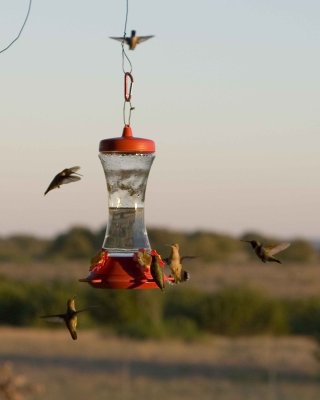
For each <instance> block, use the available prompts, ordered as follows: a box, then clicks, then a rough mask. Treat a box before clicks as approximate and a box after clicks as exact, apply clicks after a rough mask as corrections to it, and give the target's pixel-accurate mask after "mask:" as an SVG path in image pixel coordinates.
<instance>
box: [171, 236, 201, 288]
mask: <svg viewBox="0 0 320 400" xmlns="http://www.w3.org/2000/svg"><path fill="white" fill-rule="evenodd" d="M168 246H170V247H171V253H170V255H169V257H167V258H164V259H163V261H164V262H165V263H166V264H168V265H169V267H170V270H171V272H172V275H173V278H174V283H180V282H185V281H188V280H189V279H190V274H189V272H187V271H185V270H184V269H183V268H182V264H181V263H182V261H183V260H184V259H187V258H195V257H193V256H183V257H180V252H179V251H180V247H179V245H178V243H174V244H170V245H168Z"/></svg>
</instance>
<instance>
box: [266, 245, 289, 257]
mask: <svg viewBox="0 0 320 400" xmlns="http://www.w3.org/2000/svg"><path fill="white" fill-rule="evenodd" d="M289 246H290V243H280V244H277V245H273V246H266V247H265V250H266V252H267V254H268V255H269V256H273V255H275V254H278V253H280V251H283V250H285V249H287V248H288V247H289Z"/></svg>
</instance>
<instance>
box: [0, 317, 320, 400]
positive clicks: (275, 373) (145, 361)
mask: <svg viewBox="0 0 320 400" xmlns="http://www.w3.org/2000/svg"><path fill="white" fill-rule="evenodd" d="M80 323H81V321H80ZM0 337H1V341H0V362H3V361H5V360H9V361H11V362H13V363H14V366H15V370H16V371H17V372H18V373H23V374H25V375H27V377H28V379H29V380H30V381H32V382H36V383H37V384H40V385H42V387H43V388H44V393H43V394H42V396H41V397H42V398H46V399H47V400H53V399H59V400H64V399H70V398H76V399H77V400H82V399H83V400H85V399H88V398H91V399H108V398H110V399H113V400H120V399H121V400H133V399H141V398H149V399H152V400H158V399H159V400H160V399H163V397H164V396H165V398H166V400H178V399H182V398H183V399H184V400H189V399H190V400H191V399H195V398H196V399H201V400H206V399H208V400H209V399H219V400H242V399H243V400H251V399H252V400H253V399H255V400H256V399H259V400H264V399H266V400H273V399H279V400H280V399H281V400H287V399H288V400H289V399H290V400H309V399H310V400H311V399H317V400H318V399H319V396H320V378H319V365H318V363H317V361H316V360H315V359H314V357H313V351H314V350H315V344H314V343H313V342H312V341H311V340H309V339H308V338H270V337H256V338H250V339H249V338H238V339H227V338H223V337H208V338H205V339H203V340H202V341H201V342H181V341H173V340H172V341H134V340H130V339H120V338H117V337H114V336H108V335H107V334H105V333H102V332H98V331H81V330H80V331H79V340H78V341H72V340H71V339H70V337H69V336H68V333H67V332H66V331H65V330H64V329H58V330H57V329H55V330H51V331H48V330H41V329H40V330H39V329H38V330H36V329H13V328H5V327H3V328H1V329H0ZM38 397H39V396H38ZM34 398H37V396H35V397H34Z"/></svg>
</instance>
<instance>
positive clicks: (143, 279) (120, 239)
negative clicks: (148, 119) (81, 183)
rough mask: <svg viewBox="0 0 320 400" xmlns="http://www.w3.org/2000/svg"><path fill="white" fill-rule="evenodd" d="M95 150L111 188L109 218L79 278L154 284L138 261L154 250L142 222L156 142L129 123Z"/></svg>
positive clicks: (106, 283) (102, 284) (116, 285)
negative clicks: (135, 131)
mask: <svg viewBox="0 0 320 400" xmlns="http://www.w3.org/2000/svg"><path fill="white" fill-rule="evenodd" d="M99 151H100V153H99V158H100V160H101V163H102V167H103V170H104V173H105V177H106V182H107V188H108V193H109V218H108V224H107V229H106V235H105V239H104V242H103V245H102V250H101V251H100V252H99V253H98V254H97V255H96V256H95V257H93V258H92V260H91V266H90V273H89V275H88V277H87V278H84V279H80V281H81V282H87V283H89V284H90V285H91V286H93V287H95V288H106V289H108V288H110V289H149V288H157V285H156V283H155V281H154V280H153V278H152V276H151V273H150V265H148V263H143V262H141V257H143V255H144V254H154V255H156V254H157V252H156V251H155V250H151V247H150V243H149V238H148V234H147V230H146V227H145V222H144V202H145V192H146V186H147V180H148V175H149V172H150V169H151V165H152V163H153V160H154V158H155V143H154V142H153V141H152V140H149V139H143V138H137V137H134V136H133V135H132V130H131V127H130V125H125V126H124V128H123V134H122V137H117V138H111V139H104V140H102V141H101V142H100V146H99ZM146 258H147V257H146ZM168 279H169V278H167V277H166V276H165V281H167V280H168Z"/></svg>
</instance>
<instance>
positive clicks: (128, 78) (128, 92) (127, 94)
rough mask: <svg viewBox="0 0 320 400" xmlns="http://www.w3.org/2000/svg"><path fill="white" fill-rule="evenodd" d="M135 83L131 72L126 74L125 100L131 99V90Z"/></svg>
mask: <svg viewBox="0 0 320 400" xmlns="http://www.w3.org/2000/svg"><path fill="white" fill-rule="evenodd" d="M132 84H133V76H132V74H131V73H130V72H126V73H125V74H124V101H127V102H128V101H130V100H131V91H132Z"/></svg>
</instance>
